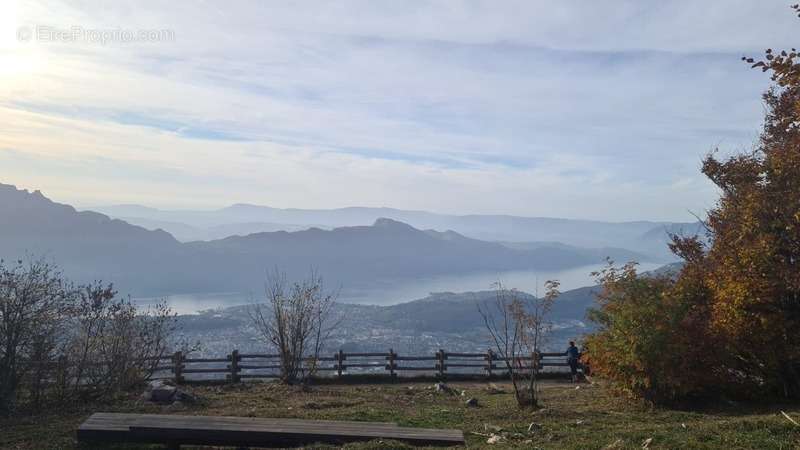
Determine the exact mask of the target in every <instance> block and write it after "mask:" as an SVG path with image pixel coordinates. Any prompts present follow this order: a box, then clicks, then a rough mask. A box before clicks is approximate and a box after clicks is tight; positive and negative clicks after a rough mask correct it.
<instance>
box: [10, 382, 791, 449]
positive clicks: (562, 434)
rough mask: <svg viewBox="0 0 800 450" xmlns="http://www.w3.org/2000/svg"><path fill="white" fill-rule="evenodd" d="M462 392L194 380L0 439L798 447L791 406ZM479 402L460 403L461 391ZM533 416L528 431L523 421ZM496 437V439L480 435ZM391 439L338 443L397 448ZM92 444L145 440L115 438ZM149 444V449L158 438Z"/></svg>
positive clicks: (51, 444)
mask: <svg viewBox="0 0 800 450" xmlns="http://www.w3.org/2000/svg"><path fill="white" fill-rule="evenodd" d="M450 386H451V387H453V388H454V389H456V390H457V391H458V392H459V393H460V391H462V390H463V391H465V392H466V396H461V395H460V394H457V395H448V394H443V393H437V392H435V391H434V390H433V389H431V387H432V383H409V384H361V385H322V386H317V387H314V388H313V389H312V390H311V391H310V392H303V391H301V390H298V389H296V388H291V387H287V386H282V385H278V384H273V383H248V384H242V385H228V386H195V387H189V388H188V389H189V390H191V391H193V392H195V393H196V394H197V395H199V396H200V397H201V398H202V399H203V400H202V402H201V403H200V404H198V405H194V406H191V407H188V408H187V409H184V410H174V409H172V408H169V407H159V406H153V405H143V404H141V403H139V402H138V401H136V400H135V399H134V398H126V399H120V400H119V401H117V402H115V403H114V404H113V405H84V406H82V407H77V409H76V410H74V411H71V412H65V411H52V412H50V413H48V414H43V415H38V416H29V417H18V418H11V419H0V430H1V431H0V446H2V448H14V449H72V448H99V447H81V446H79V445H78V444H77V443H76V442H75V440H74V430H75V428H76V427H77V425H78V424H79V423H80V422H81V421H82V420H84V419H85V418H86V417H88V415H89V414H90V413H91V412H94V411H117V412H152V413H156V412H158V413H165V412H166V413H176V414H197V415H233V416H253V417H294V418H315V419H332V420H337V419H340V420H365V421H381V422H396V423H398V424H400V425H403V426H417V427H440V428H457V429H461V430H463V431H464V433H465V436H466V438H467V442H468V446H469V447H470V448H498V447H502V448H513V447H519V448H546V449H592V448H594V449H599V448H642V445H643V442H645V440H647V439H651V438H652V441H651V443H650V444H649V446H648V448H651V449H659V448H708V449H711V448H724V449H739V448H742V449H744V448H748V449H770V448H774V449H791V448H800V427H797V426H795V425H793V424H792V423H790V422H789V421H788V420H787V419H786V418H785V417H783V416H782V415H781V414H780V411H781V410H784V411H786V412H787V413H788V414H789V415H790V416H791V417H795V418H800V406H798V405H794V406H787V405H772V406H766V405H755V406H754V405H746V404H725V405H724V406H721V407H715V408H713V409H705V410H701V411H676V410H670V409H660V408H650V407H648V406H646V405H644V404H643V403H641V402H638V401H635V400H631V399H628V398H625V397H624V396H620V395H617V394H615V393H614V392H613V391H612V390H610V389H608V388H606V387H604V386H602V385H601V384H595V385H591V386H590V385H581V387H580V389H577V390H576V389H575V388H574V386H572V385H570V384H567V383H557V382H551V383H548V384H547V385H546V386H545V388H544V390H543V403H544V405H545V407H544V409H541V410H537V411H519V410H517V409H516V408H515V407H514V404H513V399H512V395H511V394H510V393H508V391H509V389H508V386H506V385H503V384H502V383H501V384H499V387H500V388H502V389H504V390H505V391H506V393H501V394H495V393H491V392H490V391H489V389H487V388H488V384H487V383H477V382H461V383H451V384H450ZM469 397H475V398H477V399H478V400H479V402H480V406H479V407H477V408H468V407H466V405H465V400H466V398H469ZM531 423H535V424H536V425H535V426H534V431H533V432H529V431H528V427H529V425H530V424H531ZM492 433H495V434H500V435H501V436H503V440H502V441H501V443H500V444H497V445H489V444H487V443H486V440H487V437H488V435H490V434H492ZM398 446H400V444H397V443H392V442H382V443H381V442H372V443H367V444H357V445H351V446H348V448H398ZM102 448H147V447H140V446H139V447H137V446H117V447H109V446H103V447H102ZM152 448H159V447H158V446H155V447H152Z"/></svg>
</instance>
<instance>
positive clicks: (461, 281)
mask: <svg viewBox="0 0 800 450" xmlns="http://www.w3.org/2000/svg"><path fill="white" fill-rule="evenodd" d="M661 265H662V264H658V263H642V264H640V265H639V267H638V269H639V271H640V272H645V271H648V270H653V269H657V268H658V267H661ZM601 268H603V265H601V264H597V265H590V266H582V267H577V268H573V269H568V270H557V271H533V270H518V271H507V272H478V273H471V274H463V275H447V276H438V277H430V278H418V279H414V280H400V281H397V280H384V281H378V282H375V283H372V284H370V285H366V286H359V287H357V288H354V287H347V286H343V287H341V289H340V291H339V297H338V301H340V302H343V303H360V304H370V305H394V304H397V303H405V302H409V301H412V300H417V299H420V298H424V297H427V296H428V295H429V294H430V293H431V292H469V291H486V290H491V289H492V288H493V285H494V283H496V282H498V281H499V282H501V283H502V284H503V285H504V286H505V287H506V288H516V289H519V290H521V291H525V292H528V293H530V294H536V290H537V287H538V289H539V293H543V292H544V282H545V281H547V280H559V281H560V282H561V290H562V291H568V290H571V289H576V288H579V287H584V286H591V285H593V284H595V283H594V278H593V277H592V276H591V275H590V274H591V272H593V271H596V270H599V269H601ZM329 287H333V288H335V286H329ZM263 295H264V294H263V292H252V293H241V292H228V293H206V294H178V295H170V296H167V297H164V299H165V300H166V301H167V303H168V304H169V306H170V307H171V308H172V309H173V311H175V312H177V313H178V314H193V313H197V312H198V311H203V310H208V309H216V308H221V307H228V306H236V305H247V304H252V303H253V302H254V301H256V300H260V299H262V298H263ZM160 299H161V298H138V299H134V301H135V302H136V303H137V304H139V305H147V304H151V303H154V302H156V301H159V300H160Z"/></svg>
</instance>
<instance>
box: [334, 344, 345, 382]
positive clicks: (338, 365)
mask: <svg viewBox="0 0 800 450" xmlns="http://www.w3.org/2000/svg"><path fill="white" fill-rule="evenodd" d="M344 359H345V356H344V352H343V351H342V350H341V349H339V353H337V354H336V374H337V375H338V376H339V377H341V376H342V370H343V369H344V364H343V363H342V362H343V361H344Z"/></svg>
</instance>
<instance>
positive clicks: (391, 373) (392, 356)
mask: <svg viewBox="0 0 800 450" xmlns="http://www.w3.org/2000/svg"><path fill="white" fill-rule="evenodd" d="M396 356H397V354H395V352H394V349H391V348H390V349H389V357H388V358H389V376H390V377H392V380H394V379H395V376H397V374H396V373H394V359H395V357H396Z"/></svg>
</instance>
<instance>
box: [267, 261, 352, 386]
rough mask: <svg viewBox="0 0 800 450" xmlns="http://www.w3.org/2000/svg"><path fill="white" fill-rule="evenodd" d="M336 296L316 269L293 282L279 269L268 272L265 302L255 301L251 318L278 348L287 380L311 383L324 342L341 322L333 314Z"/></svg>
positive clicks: (283, 373)
mask: <svg viewBox="0 0 800 450" xmlns="http://www.w3.org/2000/svg"><path fill="white" fill-rule="evenodd" d="M335 299H336V295H335V294H332V293H327V292H326V291H325V290H324V288H323V282H322V277H320V276H319V275H318V274H317V273H316V272H315V271H311V273H310V274H309V276H308V277H307V278H306V279H304V280H302V281H299V282H293V283H289V282H288V281H287V279H286V274H285V273H282V272H280V271H278V270H275V271H273V272H272V273H270V274H269V275H268V277H267V282H266V285H265V297H264V302H262V303H256V304H254V305H253V308H252V309H251V318H252V321H253V324H254V325H255V327H256V328H257V329H258V331H259V333H260V334H261V336H262V337H263V338H264V340H265V343H266V344H267V346H268V347H271V348H273V349H275V350H276V351H277V352H278V355H279V356H280V365H281V380H282V381H283V382H285V383H289V384H295V383H302V384H307V382H308V380H309V378H310V377H311V376H312V375H314V373H315V372H316V370H317V365H318V361H319V354H320V351H321V349H322V346H323V345H324V343H325V341H326V340H327V339H328V338H329V337H330V334H331V332H332V331H333V330H334V329H335V328H336V324H337V322H338V321H336V320H333V317H332V316H333V315H332V309H333V306H334V301H335Z"/></svg>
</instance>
